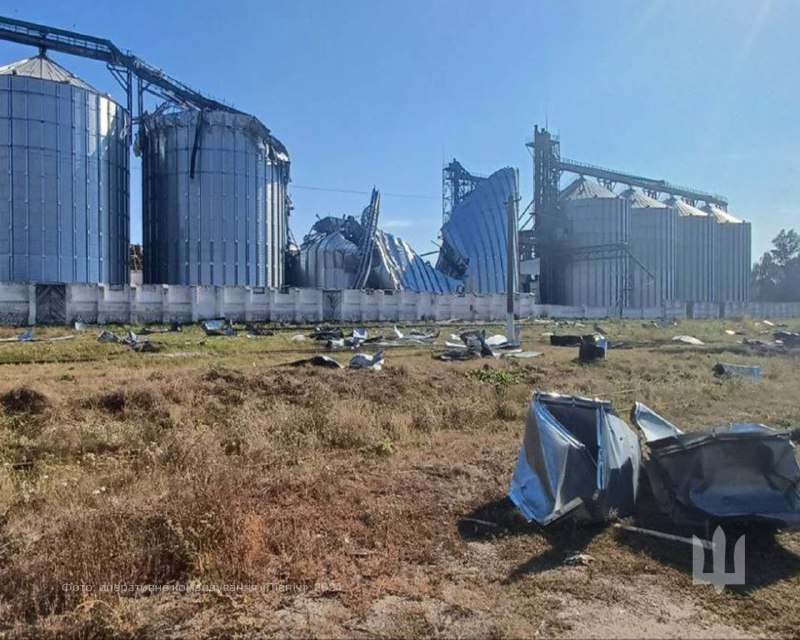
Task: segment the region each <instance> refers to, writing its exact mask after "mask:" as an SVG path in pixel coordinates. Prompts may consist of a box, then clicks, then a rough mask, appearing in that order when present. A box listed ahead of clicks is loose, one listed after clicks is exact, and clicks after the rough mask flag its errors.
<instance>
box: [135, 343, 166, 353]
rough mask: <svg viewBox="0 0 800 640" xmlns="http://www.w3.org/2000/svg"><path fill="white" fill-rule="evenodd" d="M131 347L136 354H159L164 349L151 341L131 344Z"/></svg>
mask: <svg viewBox="0 0 800 640" xmlns="http://www.w3.org/2000/svg"><path fill="white" fill-rule="evenodd" d="M130 347H131V349H133V350H134V351H135V352H136V353H158V352H159V351H161V350H162V349H163V347H162V346H161V345H160V344H158V343H157V342H152V341H150V340H137V341H135V342H132V343H130Z"/></svg>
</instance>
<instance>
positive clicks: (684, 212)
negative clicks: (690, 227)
mask: <svg viewBox="0 0 800 640" xmlns="http://www.w3.org/2000/svg"><path fill="white" fill-rule="evenodd" d="M664 204H666V205H667V206H668V207H672V208H674V209H677V211H678V215H681V216H694V217H699V218H707V217H708V214H707V213H706V212H705V211H702V210H700V209H698V208H697V207H693V206H692V205H690V204H689V203H688V202H684V201H683V200H681V199H680V198H676V197H674V196H672V197H670V198H667V199H666V200H664Z"/></svg>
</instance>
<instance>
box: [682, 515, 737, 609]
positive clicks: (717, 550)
mask: <svg viewBox="0 0 800 640" xmlns="http://www.w3.org/2000/svg"><path fill="white" fill-rule="evenodd" d="M692 545H693V546H694V548H693V549H692V583H693V584H711V585H713V586H714V590H715V591H716V592H717V593H722V590H723V589H724V588H725V587H726V585H729V584H736V585H739V584H744V536H742V537H741V538H739V539H738V540H737V541H736V546H735V547H734V548H733V572H732V573H726V572H725V549H726V547H727V542H726V540H725V532H724V531H723V530H722V527H717V528H716V530H715V531H714V536H713V538H712V542H711V544H710V545H709V543H708V542H706V541H705V540H700V538H698V537H697V536H692ZM708 546H710V547H711V557H712V561H713V566H714V568H713V570H712V571H711V572H710V573H706V572H705V571H704V570H703V565H704V564H705V559H706V552H705V549H706V547H708Z"/></svg>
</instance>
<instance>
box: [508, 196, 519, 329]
mask: <svg viewBox="0 0 800 640" xmlns="http://www.w3.org/2000/svg"><path fill="white" fill-rule="evenodd" d="M518 203H519V199H518V198H514V197H513V196H512V197H511V198H509V199H508V202H507V203H506V213H507V215H508V221H507V222H508V233H507V238H506V338H507V339H508V341H509V342H511V343H514V344H516V343H517V335H516V331H515V328H516V327H515V320H516V317H515V315H516V314H515V313H514V302H515V297H516V293H517V283H518V282H519V278H518V276H517V270H518V265H519V256H518V255H517V253H518V252H517V206H518Z"/></svg>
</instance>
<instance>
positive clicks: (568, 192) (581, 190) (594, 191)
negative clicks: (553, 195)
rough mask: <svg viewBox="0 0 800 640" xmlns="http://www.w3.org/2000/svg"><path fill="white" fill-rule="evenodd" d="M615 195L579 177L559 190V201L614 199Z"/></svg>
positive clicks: (599, 185)
mask: <svg viewBox="0 0 800 640" xmlns="http://www.w3.org/2000/svg"><path fill="white" fill-rule="evenodd" d="M616 197H617V194H616V193H614V192H613V191H611V190H610V189H606V188H605V187H604V186H603V185H601V184H597V183H596V182H592V181H591V180H587V179H586V178H583V177H580V178H576V179H575V180H573V181H572V182H571V183H570V184H569V185H567V187H566V188H564V189H562V190H561V194H560V195H559V198H560V199H561V200H583V199H584V198H616Z"/></svg>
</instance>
